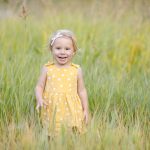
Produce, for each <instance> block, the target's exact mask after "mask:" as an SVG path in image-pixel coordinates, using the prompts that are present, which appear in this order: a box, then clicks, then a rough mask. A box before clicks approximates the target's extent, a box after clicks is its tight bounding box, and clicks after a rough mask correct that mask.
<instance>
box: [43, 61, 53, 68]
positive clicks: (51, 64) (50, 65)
mask: <svg viewBox="0 0 150 150" xmlns="http://www.w3.org/2000/svg"><path fill="white" fill-rule="evenodd" d="M53 65H54V63H53V62H50V61H48V62H47V63H45V64H44V66H45V67H47V68H50V67H52V66H53Z"/></svg>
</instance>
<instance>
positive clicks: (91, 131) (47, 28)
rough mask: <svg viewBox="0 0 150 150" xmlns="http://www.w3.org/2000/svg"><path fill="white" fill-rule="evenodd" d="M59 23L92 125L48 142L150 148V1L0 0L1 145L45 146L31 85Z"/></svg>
mask: <svg viewBox="0 0 150 150" xmlns="http://www.w3.org/2000/svg"><path fill="white" fill-rule="evenodd" d="M62 28H65V29H66V28H67V29H70V30H72V31H73V32H74V33H75V35H76V37H77V44H78V47H79V50H78V51H77V54H76V56H75V58H74V60H73V61H74V62H75V63H77V64H80V65H81V67H82V69H83V72H84V81H85V85H86V88H87V91H88V97H89V110H90V116H91V122H90V124H89V126H88V132H87V134H86V135H85V137H82V136H81V137H78V138H76V137H70V136H69V135H67V133H66V134H65V133H64V132H63V134H62V137H61V138H59V140H58V141H53V142H52V143H51V144H50V147H51V148H52V149H58V150H60V149H79V150H80V149H81V150H82V149H86V150H91V149H94V150H95V149H98V150H99V149H129V150H130V149H131V150H132V149H150V143H149V141H150V134H149V131H150V100H149V98H150V86H149V85H150V0H0V149H35V150H37V149H48V147H49V142H48V141H47V139H46V136H45V131H43V130H41V126H40V121H39V115H38V114H37V112H36V110H35V107H36V99H35V93H34V92H35V91H34V88H35V86H36V83H37V80H38V77H39V74H40V70H41V67H42V66H43V65H44V64H45V63H46V62H47V61H49V60H52V59H51V55H50V51H49V50H48V39H49V37H50V35H51V34H52V33H53V32H54V31H56V30H58V29H62ZM64 137H65V138H64ZM64 143H65V144H64ZM18 146H19V148H18Z"/></svg>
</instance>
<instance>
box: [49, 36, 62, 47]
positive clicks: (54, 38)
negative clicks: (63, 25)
mask: <svg viewBox="0 0 150 150" xmlns="http://www.w3.org/2000/svg"><path fill="white" fill-rule="evenodd" d="M62 36H63V35H62V34H61V33H58V34H56V35H55V36H54V37H53V38H52V39H51V46H52V45H53V43H54V42H55V40H56V39H57V38H60V37H62Z"/></svg>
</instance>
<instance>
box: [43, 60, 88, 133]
mask: <svg viewBox="0 0 150 150" xmlns="http://www.w3.org/2000/svg"><path fill="white" fill-rule="evenodd" d="M45 66H46V67H47V69H48V71H47V80H46V83H45V89H44V91H43V100H44V101H46V102H47V104H48V106H46V107H42V109H41V119H42V125H43V126H45V127H46V128H47V129H48V133H49V134H50V135H51V134H52V133H54V134H55V133H56V134H57V133H59V132H60V131H61V129H62V128H63V127H64V128H66V129H67V130H68V129H69V130H71V131H72V130H74V129H75V130H77V131H78V132H79V133H83V132H84V129H85V124H84V116H83V110H82V103H81V100H80V98H79V96H78V94H77V72H78V68H79V65H76V64H73V63H72V64H71V65H70V66H69V67H66V68H59V67H57V66H56V65H55V64H54V63H50V62H48V63H47V64H45Z"/></svg>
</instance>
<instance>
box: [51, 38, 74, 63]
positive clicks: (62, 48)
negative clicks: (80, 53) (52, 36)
mask: <svg viewBox="0 0 150 150" xmlns="http://www.w3.org/2000/svg"><path fill="white" fill-rule="evenodd" d="M52 55H53V58H54V60H55V62H56V64H57V65H66V66H67V65H69V64H70V63H71V60H72V57H73V55H74V47H73V43H72V40H71V39H70V38H67V37H59V38H57V39H56V40H55V41H54V43H53V46H52Z"/></svg>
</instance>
